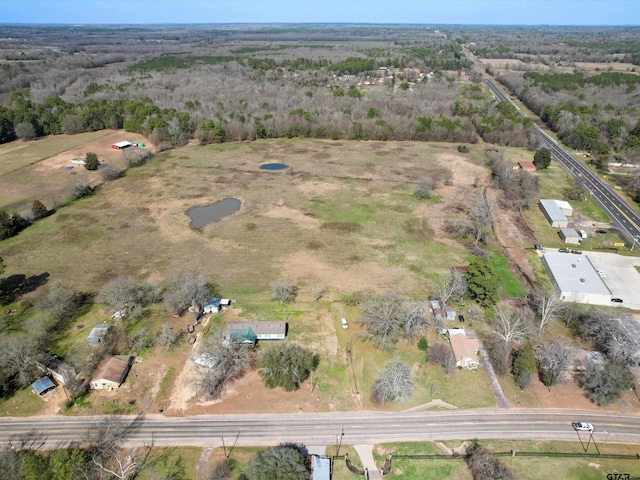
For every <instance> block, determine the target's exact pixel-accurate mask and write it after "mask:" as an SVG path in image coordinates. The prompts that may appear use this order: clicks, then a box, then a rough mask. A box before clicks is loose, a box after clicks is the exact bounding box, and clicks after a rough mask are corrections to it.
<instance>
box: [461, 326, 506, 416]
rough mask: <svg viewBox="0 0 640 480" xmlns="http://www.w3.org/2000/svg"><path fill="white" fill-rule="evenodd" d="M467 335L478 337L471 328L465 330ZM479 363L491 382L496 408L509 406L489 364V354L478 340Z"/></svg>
mask: <svg viewBox="0 0 640 480" xmlns="http://www.w3.org/2000/svg"><path fill="white" fill-rule="evenodd" d="M467 336H468V337H469V338H478V336H477V335H476V332H472V331H471V330H467ZM480 365H482V368H484V371H485V372H487V376H488V377H489V382H491V388H492V389H493V396H494V397H496V405H497V406H498V408H511V404H509V402H508V401H507V397H505V396H504V392H503V391H502V387H501V386H500V382H499V381H498V376H497V375H496V372H495V370H494V369H493V365H491V361H490V360H489V355H488V354H487V351H486V350H485V349H484V345H482V342H480Z"/></svg>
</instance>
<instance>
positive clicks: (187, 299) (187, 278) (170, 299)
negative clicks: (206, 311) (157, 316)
mask: <svg viewBox="0 0 640 480" xmlns="http://www.w3.org/2000/svg"><path fill="white" fill-rule="evenodd" d="M213 291H214V287H213V286H212V285H211V284H209V283H207V281H206V280H205V278H204V276H202V275H174V276H173V277H172V278H171V279H170V280H169V282H168V286H167V291H166V292H165V294H164V303H165V306H166V307H167V309H168V310H169V311H170V312H171V313H172V314H173V315H181V314H182V312H184V311H185V310H186V309H187V308H189V307H191V308H192V309H193V310H195V311H197V312H200V311H201V310H202V306H203V305H204V303H205V302H206V300H207V299H208V298H209V297H210V296H211V294H212V293H213Z"/></svg>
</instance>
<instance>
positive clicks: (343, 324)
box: [341, 318, 349, 330]
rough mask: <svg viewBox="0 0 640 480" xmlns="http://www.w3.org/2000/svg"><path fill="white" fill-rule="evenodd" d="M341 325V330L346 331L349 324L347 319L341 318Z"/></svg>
mask: <svg viewBox="0 0 640 480" xmlns="http://www.w3.org/2000/svg"><path fill="white" fill-rule="evenodd" d="M341 323H342V329H343V330H346V329H347V328H349V324H348V323H347V319H346V318H343V319H342V320H341Z"/></svg>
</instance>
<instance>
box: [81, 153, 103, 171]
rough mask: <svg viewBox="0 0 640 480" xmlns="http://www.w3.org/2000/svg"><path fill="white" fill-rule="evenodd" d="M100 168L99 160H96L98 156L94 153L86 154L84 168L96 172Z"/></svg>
mask: <svg viewBox="0 0 640 480" xmlns="http://www.w3.org/2000/svg"><path fill="white" fill-rule="evenodd" d="M99 166H100V160H98V155H97V154H96V153H94V152H87V154H86V155H85V157H84V168H86V169H87V170H97V169H98V167H99Z"/></svg>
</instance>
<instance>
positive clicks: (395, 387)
mask: <svg viewBox="0 0 640 480" xmlns="http://www.w3.org/2000/svg"><path fill="white" fill-rule="evenodd" d="M412 394H413V380H411V367H410V366H409V364H408V363H406V362H403V361H402V360H401V359H400V357H395V358H392V359H391V360H387V361H386V362H385V364H384V370H383V371H382V372H381V373H380V375H379V376H378V378H377V380H376V383H375V384H374V385H373V391H372V397H373V399H374V400H375V401H377V402H380V403H387V402H388V401H393V402H395V403H406V402H407V401H408V400H409V398H411V395H412Z"/></svg>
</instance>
